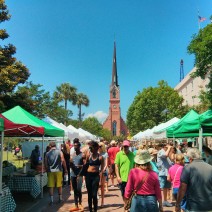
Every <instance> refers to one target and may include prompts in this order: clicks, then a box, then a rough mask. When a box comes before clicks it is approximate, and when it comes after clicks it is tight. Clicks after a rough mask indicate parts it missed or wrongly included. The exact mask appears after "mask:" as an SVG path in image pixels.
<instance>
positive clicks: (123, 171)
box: [115, 151, 135, 182]
mask: <svg viewBox="0 0 212 212" xmlns="http://www.w3.org/2000/svg"><path fill="white" fill-rule="evenodd" d="M134 157H135V155H134V154H133V153H132V152H129V153H128V154H127V155H126V154H125V153H124V151H120V152H118V153H117V155H116V159H115V164H117V165H118V167H119V174H120V177H121V180H122V182H127V179H128V175H129V172H130V170H131V169H132V168H134V164H135V163H134Z"/></svg>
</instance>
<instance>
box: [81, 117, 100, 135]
mask: <svg viewBox="0 0 212 212" xmlns="http://www.w3.org/2000/svg"><path fill="white" fill-rule="evenodd" d="M82 128H83V129H84V130H87V131H88V132H90V133H92V134H93V135H97V136H99V135H100V132H101V130H102V125H101V124H100V123H99V121H98V119H97V118H95V117H88V118H86V119H85V120H84V121H83V122H82Z"/></svg>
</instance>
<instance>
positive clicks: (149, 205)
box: [130, 195, 159, 212]
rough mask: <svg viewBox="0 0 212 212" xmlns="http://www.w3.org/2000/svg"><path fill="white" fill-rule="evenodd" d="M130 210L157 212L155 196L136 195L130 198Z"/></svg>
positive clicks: (133, 211)
mask: <svg viewBox="0 0 212 212" xmlns="http://www.w3.org/2000/svg"><path fill="white" fill-rule="evenodd" d="M130 211H131V212H159V208H158V204H157V199H156V196H144V195H142V196H141V195H136V196H134V197H133V199H132V204H131V208H130Z"/></svg>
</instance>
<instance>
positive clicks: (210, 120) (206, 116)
mask: <svg viewBox="0 0 212 212" xmlns="http://www.w3.org/2000/svg"><path fill="white" fill-rule="evenodd" d="M199 120H200V125H201V127H202V130H203V134H208V135H210V136H211V135H212V110H207V111H205V112H204V113H202V114H200V116H199Z"/></svg>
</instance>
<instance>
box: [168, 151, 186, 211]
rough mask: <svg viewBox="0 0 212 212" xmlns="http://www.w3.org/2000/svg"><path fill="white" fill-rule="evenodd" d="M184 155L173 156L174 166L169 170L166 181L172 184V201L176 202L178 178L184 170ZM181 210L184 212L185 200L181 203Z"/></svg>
mask: <svg viewBox="0 0 212 212" xmlns="http://www.w3.org/2000/svg"><path fill="white" fill-rule="evenodd" d="M184 164H185V161H184V155H183V154H176V156H175V164H174V165H173V166H171V167H170V168H169V171H168V176H167V180H168V181H169V182H171V183H172V188H173V189H172V194H173V197H174V200H175V201H176V200H177V194H178V191H179V187H180V176H181V174H182V171H183V168H184ZM181 209H182V210H185V198H184V199H183V201H182V202H181Z"/></svg>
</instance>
